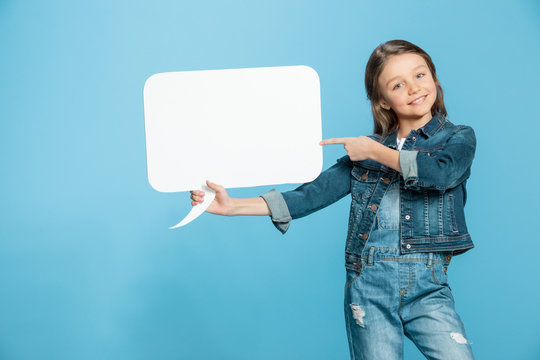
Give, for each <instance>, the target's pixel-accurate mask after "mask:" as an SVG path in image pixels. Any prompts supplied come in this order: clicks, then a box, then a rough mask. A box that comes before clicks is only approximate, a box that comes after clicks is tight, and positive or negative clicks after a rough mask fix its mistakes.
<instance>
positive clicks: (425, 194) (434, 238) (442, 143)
mask: <svg viewBox="0 0 540 360" xmlns="http://www.w3.org/2000/svg"><path fill="white" fill-rule="evenodd" d="M369 137H370V138H372V139H374V140H376V141H378V142H380V143H382V144H384V145H386V146H388V147H391V148H394V149H395V148H396V137H397V131H394V132H392V133H390V134H388V135H386V136H380V135H376V134H374V135H370V136H369ZM475 149H476V138H475V135H474V131H473V129H472V128H471V127H469V126H464V125H454V124H452V123H451V122H450V121H449V120H448V119H446V118H444V117H443V116H441V115H435V116H434V117H433V118H432V119H431V120H430V121H429V122H428V123H427V124H426V125H424V126H423V127H422V128H420V129H417V130H412V131H411V132H410V134H409V135H408V137H407V138H406V140H405V143H404V144H403V147H402V150H401V151H400V154H399V161H400V166H401V170H402V173H399V172H397V171H396V170H394V169H392V168H390V167H387V166H385V165H382V164H380V163H378V162H375V161H373V160H365V161H351V160H350V159H349V157H348V156H344V157H342V158H340V159H338V160H337V163H336V164H335V165H333V166H332V167H330V168H329V169H327V170H325V171H324V172H322V173H321V174H320V175H319V176H318V177H317V178H316V179H315V180H313V181H312V182H310V183H306V184H303V185H301V186H299V187H298V188H296V189H294V190H292V191H287V192H284V193H280V192H278V191H276V190H271V191H269V192H267V193H266V194H263V195H262V197H263V198H264V199H265V201H266V202H267V204H268V207H269V208H270V212H271V214H272V215H271V218H272V221H273V223H274V225H275V226H276V227H277V228H278V229H279V230H280V231H281V232H282V233H285V232H286V231H287V229H288V227H289V225H290V221H291V219H297V218H300V217H303V216H306V215H309V214H311V213H313V212H315V211H317V210H320V209H322V208H324V207H326V206H328V205H330V204H332V203H334V202H336V201H337V200H339V199H341V198H342V197H344V196H345V195H347V194H349V193H350V194H351V195H352V202H351V209H350V217H349V228H348V234H347V241H346V248H345V253H346V265H347V267H350V268H351V269H353V270H354V269H355V267H354V266H353V265H352V264H353V263H356V262H360V256H361V254H362V250H363V248H364V245H365V243H366V240H367V239H368V237H369V234H370V231H371V228H372V224H373V221H374V219H375V215H376V212H377V209H378V207H379V204H380V202H381V200H382V198H383V196H384V194H385V192H386V190H387V189H388V186H389V184H390V183H392V182H393V181H399V182H400V215H399V216H400V250H401V253H402V254H406V253H415V252H436V251H452V252H453V253H454V254H460V253H463V252H465V251H467V250H469V249H470V248H472V247H474V245H473V243H472V241H471V237H470V235H469V232H468V230H467V225H466V224H465V214H464V206H465V202H466V200H467V192H466V188H465V185H466V182H467V178H468V177H469V175H470V173H471V164H472V161H473V158H474V152H475Z"/></svg>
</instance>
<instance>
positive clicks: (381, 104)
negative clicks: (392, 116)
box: [379, 100, 390, 110]
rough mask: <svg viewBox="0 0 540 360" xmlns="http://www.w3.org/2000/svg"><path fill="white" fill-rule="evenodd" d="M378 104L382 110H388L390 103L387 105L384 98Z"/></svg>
mask: <svg viewBox="0 0 540 360" xmlns="http://www.w3.org/2000/svg"><path fill="white" fill-rule="evenodd" d="M379 106H380V107H382V108H383V109H384V110H390V105H388V104H387V103H386V101H384V100H381V102H380V104H379Z"/></svg>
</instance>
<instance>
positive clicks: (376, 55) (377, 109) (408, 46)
mask: <svg viewBox="0 0 540 360" xmlns="http://www.w3.org/2000/svg"><path fill="white" fill-rule="evenodd" d="M404 53H412V54H417V55H420V56H421V57H422V58H423V59H424V60H425V61H426V64H427V66H428V68H429V70H430V71H431V75H432V76H433V80H434V82H435V85H436V87H437V99H435V103H434V104H433V106H432V108H431V114H432V115H435V113H440V114H441V115H443V116H445V117H446V115H447V114H446V108H445V107H444V99H443V91H442V88H441V84H440V83H439V79H437V75H436V73H435V65H434V64H433V61H432V60H431V57H429V55H428V54H427V53H426V52H425V51H424V50H422V49H421V48H419V47H418V46H416V45H414V44H412V43H410V42H408V41H405V40H390V41H387V42H385V43H384V44H381V45H379V46H377V48H376V49H375V50H373V53H372V54H371V56H370V57H369V60H368V62H367V65H366V78H365V83H366V92H367V97H368V99H369V100H371V112H372V113H373V132H374V133H375V134H380V135H385V134H387V133H388V132H390V131H393V130H395V129H396V128H397V125H398V118H397V115H396V113H395V112H394V110H392V109H389V110H386V109H383V108H382V107H381V106H380V101H381V99H382V96H381V92H380V89H379V75H380V74H381V72H382V69H383V68H384V65H385V64H386V61H387V60H388V58H389V57H390V56H392V55H398V54H404Z"/></svg>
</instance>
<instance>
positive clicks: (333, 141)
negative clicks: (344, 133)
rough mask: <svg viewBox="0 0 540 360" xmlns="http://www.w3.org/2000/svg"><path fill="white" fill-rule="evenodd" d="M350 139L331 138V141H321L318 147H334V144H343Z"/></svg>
mask: <svg viewBox="0 0 540 360" xmlns="http://www.w3.org/2000/svg"><path fill="white" fill-rule="evenodd" d="M349 139H350V138H348V137H345V138H332V139H326V140H322V141H321V142H320V143H319V145H334V144H345V143H346V142H347V140H349Z"/></svg>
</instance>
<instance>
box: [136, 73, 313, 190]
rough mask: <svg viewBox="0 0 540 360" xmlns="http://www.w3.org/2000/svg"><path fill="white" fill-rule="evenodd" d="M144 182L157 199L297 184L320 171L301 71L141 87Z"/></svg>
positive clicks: (174, 77) (166, 80)
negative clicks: (213, 188)
mask: <svg viewBox="0 0 540 360" xmlns="http://www.w3.org/2000/svg"><path fill="white" fill-rule="evenodd" d="M144 115H145V125H146V151H147V167H148V179H149V182H150V184H151V186H152V187H153V188H154V189H156V190H158V191H161V192H177V191H189V190H194V189H201V188H202V185H203V184H205V181H206V179H208V180H210V181H212V182H215V183H218V184H220V185H223V186H224V187H225V188H237V187H248V186H260V185H271V184H283V183H301V182H308V181H311V180H313V179H315V178H316V177H317V176H318V174H319V173H320V171H321V169H322V148H321V146H320V145H319V141H320V140H321V136H322V134H321V105H320V85H319V77H318V75H317V73H316V72H315V70H313V69H312V68H310V67H308V66H282V67H266V68H247V69H229V70H204V71H186V72H169V73H159V74H155V75H152V76H150V77H149V78H148V79H147V80H146V83H145V86H144Z"/></svg>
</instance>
